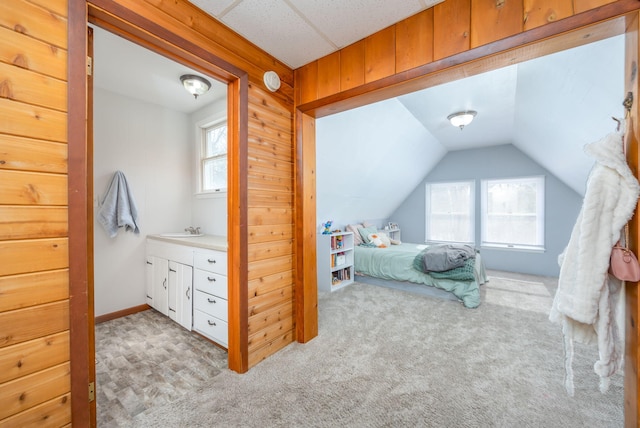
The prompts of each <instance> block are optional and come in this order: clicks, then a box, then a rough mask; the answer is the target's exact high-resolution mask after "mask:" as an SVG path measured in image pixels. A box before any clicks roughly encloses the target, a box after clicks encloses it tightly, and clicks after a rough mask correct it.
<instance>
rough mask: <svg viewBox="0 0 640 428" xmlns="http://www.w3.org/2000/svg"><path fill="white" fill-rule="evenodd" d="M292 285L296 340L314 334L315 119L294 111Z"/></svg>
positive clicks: (311, 337)
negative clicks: (294, 274) (294, 165)
mask: <svg viewBox="0 0 640 428" xmlns="http://www.w3.org/2000/svg"><path fill="white" fill-rule="evenodd" d="M295 143H296V187H297V190H296V194H297V195H298V197H297V198H296V221H295V227H296V238H297V239H298V240H297V242H296V256H297V259H296V285H295V296H296V299H295V310H296V312H297V313H298V314H299V315H298V316H297V319H298V320H300V318H303V319H304V320H305V323H304V324H302V323H298V324H297V325H296V338H297V340H298V342H303V343H304V342H307V341H309V340H311V339H313V338H314V337H316V336H317V335H318V288H317V269H318V268H317V263H316V251H315V249H316V228H317V223H316V194H315V189H316V120H315V119H314V118H313V117H311V116H309V115H306V114H302V113H300V112H298V114H297V117H296V139H295Z"/></svg>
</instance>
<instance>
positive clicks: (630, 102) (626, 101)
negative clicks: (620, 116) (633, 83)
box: [622, 92, 633, 116]
mask: <svg viewBox="0 0 640 428" xmlns="http://www.w3.org/2000/svg"><path fill="white" fill-rule="evenodd" d="M622 105H623V106H624V108H625V109H626V110H627V112H626V116H629V114H630V113H631V107H633V92H627V96H626V97H625V98H624V101H622Z"/></svg>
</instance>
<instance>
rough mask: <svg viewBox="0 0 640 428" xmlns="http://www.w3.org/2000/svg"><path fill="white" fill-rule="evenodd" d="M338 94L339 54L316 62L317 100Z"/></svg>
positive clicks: (336, 53)
mask: <svg viewBox="0 0 640 428" xmlns="http://www.w3.org/2000/svg"><path fill="white" fill-rule="evenodd" d="M338 92H340V52H335V53H333V54H331V55H327V56H325V57H322V58H320V59H319V60H318V98H322V97H326V96H329V95H333V94H337V93H338Z"/></svg>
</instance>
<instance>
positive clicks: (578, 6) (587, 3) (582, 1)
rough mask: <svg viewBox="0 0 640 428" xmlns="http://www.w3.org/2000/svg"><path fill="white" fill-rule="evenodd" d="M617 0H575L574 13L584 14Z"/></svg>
mask: <svg viewBox="0 0 640 428" xmlns="http://www.w3.org/2000/svg"><path fill="white" fill-rule="evenodd" d="M614 1H616V0H573V12H574V13H582V12H586V11H587V10H591V9H595V8H597V7H600V6H604V5H605V4H609V3H613V2H614Z"/></svg>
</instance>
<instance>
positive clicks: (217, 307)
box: [193, 290, 228, 321]
mask: <svg viewBox="0 0 640 428" xmlns="http://www.w3.org/2000/svg"><path fill="white" fill-rule="evenodd" d="M227 306H228V305H227V300H226V299H222V298H220V297H217V296H212V295H211V294H207V293H203V292H202V291H199V290H196V294H195V295H194V300H193V307H194V308H195V309H198V310H199V311H202V312H204V313H206V314H209V315H213V316H214V317H216V318H220V319H221V320H223V321H226V320H227V319H228V316H227V313H228V310H227Z"/></svg>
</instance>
